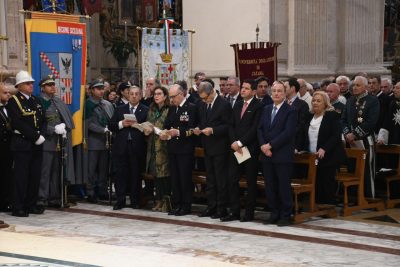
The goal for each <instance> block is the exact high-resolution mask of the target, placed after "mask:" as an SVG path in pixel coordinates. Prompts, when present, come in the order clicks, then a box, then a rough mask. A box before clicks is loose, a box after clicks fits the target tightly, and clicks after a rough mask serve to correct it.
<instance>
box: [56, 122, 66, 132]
mask: <svg viewBox="0 0 400 267" xmlns="http://www.w3.org/2000/svg"><path fill="white" fill-rule="evenodd" d="M54 132H55V133H56V134H65V133H66V130H65V123H60V124H57V125H56V126H54Z"/></svg>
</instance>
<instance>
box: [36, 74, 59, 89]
mask: <svg viewBox="0 0 400 267" xmlns="http://www.w3.org/2000/svg"><path fill="white" fill-rule="evenodd" d="M55 82H56V81H55V80H54V76H53V75H47V76H45V77H44V78H43V79H42V80H41V81H40V83H39V86H40V87H43V86H45V85H46V84H52V83H55Z"/></svg>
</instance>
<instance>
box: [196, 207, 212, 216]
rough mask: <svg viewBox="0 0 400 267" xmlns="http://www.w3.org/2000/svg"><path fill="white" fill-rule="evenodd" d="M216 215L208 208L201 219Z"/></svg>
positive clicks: (201, 214)
mask: <svg viewBox="0 0 400 267" xmlns="http://www.w3.org/2000/svg"><path fill="white" fill-rule="evenodd" d="M214 214H215V210H213V209H208V208H207V209H205V210H204V211H203V212H202V213H200V215H199V217H211V216H213V215H214Z"/></svg>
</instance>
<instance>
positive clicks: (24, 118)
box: [7, 71, 45, 217]
mask: <svg viewBox="0 0 400 267" xmlns="http://www.w3.org/2000/svg"><path fill="white" fill-rule="evenodd" d="M16 80H17V82H16V84H15V87H17V89H18V93H17V94H16V95H14V96H13V97H12V98H11V99H10V101H9V102H8V105H7V109H8V111H9V116H10V121H11V128H12V130H13V136H12V137H11V147H10V148H11V151H12V152H13V159H14V176H15V177H14V192H13V193H14V199H13V203H12V206H13V212H12V215H13V216H17V217H27V216H29V213H33V214H42V213H43V211H44V208H43V207H41V206H37V204H36V202H37V200H38V192H39V184H40V173H41V165H42V144H43V142H44V141H45V138H44V137H43V135H42V131H43V121H44V116H43V111H42V106H41V105H40V103H39V102H38V101H37V99H36V97H34V96H33V95H32V93H33V82H34V80H33V79H32V77H31V76H30V74H29V73H28V72H26V71H20V72H18V73H17V76H16Z"/></svg>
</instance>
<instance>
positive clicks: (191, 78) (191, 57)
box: [188, 30, 196, 84]
mask: <svg viewBox="0 0 400 267" xmlns="http://www.w3.org/2000/svg"><path fill="white" fill-rule="evenodd" d="M188 32H189V33H190V84H193V74H192V71H193V34H194V33H196V31H195V30H188Z"/></svg>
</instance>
